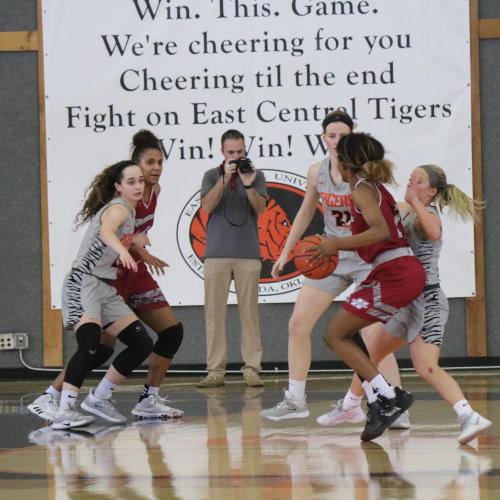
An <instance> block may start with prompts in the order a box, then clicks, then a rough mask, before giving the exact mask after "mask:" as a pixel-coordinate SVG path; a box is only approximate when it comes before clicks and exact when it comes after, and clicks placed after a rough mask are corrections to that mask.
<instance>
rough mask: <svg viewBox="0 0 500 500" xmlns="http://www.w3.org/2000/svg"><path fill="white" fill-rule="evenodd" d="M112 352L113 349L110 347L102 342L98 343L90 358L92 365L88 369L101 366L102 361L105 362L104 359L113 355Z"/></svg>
mask: <svg viewBox="0 0 500 500" xmlns="http://www.w3.org/2000/svg"><path fill="white" fill-rule="evenodd" d="M114 352H115V350H114V349H113V348H112V347H110V346H108V345H104V344H99V345H98V347H97V351H96V353H95V356H94V359H93V360H92V366H91V368H90V369H91V370H93V369H94V368H97V367H99V366H102V365H103V364H104V363H106V361H108V359H109V358H110V357H111V356H112V355H113V353H114Z"/></svg>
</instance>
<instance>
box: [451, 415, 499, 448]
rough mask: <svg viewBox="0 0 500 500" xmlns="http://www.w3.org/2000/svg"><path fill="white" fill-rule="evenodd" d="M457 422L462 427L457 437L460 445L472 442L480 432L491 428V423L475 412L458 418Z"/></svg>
mask: <svg viewBox="0 0 500 500" xmlns="http://www.w3.org/2000/svg"><path fill="white" fill-rule="evenodd" d="M458 422H459V423H460V425H461V426H462V432H461V433H460V435H459V436H458V442H459V443H460V444H466V443H468V442H469V441H472V440H473V439H474V438H475V437H476V436H477V435H478V434H479V433H480V432H482V431H484V430H485V429H487V428H488V427H490V426H491V421H490V420H488V419H487V418H484V417H482V416H481V415H479V413H477V412H476V411H474V412H472V413H471V414H470V415H468V416H466V417H463V418H459V419H458Z"/></svg>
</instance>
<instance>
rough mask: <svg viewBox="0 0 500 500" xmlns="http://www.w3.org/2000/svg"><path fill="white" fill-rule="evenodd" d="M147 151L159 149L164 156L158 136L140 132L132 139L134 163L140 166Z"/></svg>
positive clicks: (144, 131)
mask: <svg viewBox="0 0 500 500" xmlns="http://www.w3.org/2000/svg"><path fill="white" fill-rule="evenodd" d="M146 149H157V150H158V151H160V153H162V154H163V148H162V146H161V143H160V141H159V140H158V138H157V137H156V135H154V134H153V132H150V131H149V130H144V129H143V130H139V132H137V133H136V134H134V137H132V147H131V150H132V155H131V158H132V161H134V162H135V163H137V164H138V163H139V162H140V159H141V155H142V153H144V151H145V150H146Z"/></svg>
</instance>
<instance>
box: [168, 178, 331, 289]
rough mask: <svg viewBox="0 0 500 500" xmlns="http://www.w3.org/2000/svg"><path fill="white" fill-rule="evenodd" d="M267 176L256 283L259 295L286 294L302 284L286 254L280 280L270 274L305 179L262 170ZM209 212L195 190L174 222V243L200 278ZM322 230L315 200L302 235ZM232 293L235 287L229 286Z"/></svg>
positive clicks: (259, 233) (281, 249)
mask: <svg viewBox="0 0 500 500" xmlns="http://www.w3.org/2000/svg"><path fill="white" fill-rule="evenodd" d="M261 170H262V172H263V173H264V175H265V177H266V182H267V192H268V197H269V200H268V203H267V207H266V210H265V212H263V213H262V214H260V215H259V217H258V219H257V229H258V238H259V248H260V254H261V258H262V270H261V276H260V282H259V296H260V297H265V296H272V295H281V294H288V293H291V292H293V291H296V290H298V289H299V288H300V286H301V284H302V275H301V274H300V273H299V272H298V271H297V269H296V268H295V265H294V263H293V255H290V256H289V260H288V262H287V264H286V265H285V266H284V269H283V272H282V273H281V275H280V279H279V280H276V279H274V278H273V277H272V276H271V270H272V267H273V264H274V263H275V262H276V260H277V259H278V257H279V256H280V254H281V252H282V251H283V247H284V245H285V242H286V239H287V238H288V236H289V234H290V229H291V227H292V223H293V220H294V218H295V216H296V215H297V212H298V211H299V209H300V206H301V204H302V200H303V199H304V194H305V187H306V178H305V177H303V176H300V175H297V174H295V173H292V172H285V171H281V170H271V169H261ZM208 220H209V214H208V213H207V212H205V211H204V210H203V209H202V208H201V199H200V192H199V191H198V192H197V193H195V194H194V195H193V196H192V197H191V198H190V199H189V200H188V201H187V203H186V205H185V206H184V209H183V211H182V213H181V216H180V217H179V220H178V223H177V243H178V247H179V250H180V252H181V255H182V257H183V259H184V262H186V264H187V265H188V267H189V268H190V269H191V270H192V271H193V272H194V273H196V274H197V275H198V276H199V277H200V278H203V262H202V260H203V256H204V253H205V246H206V233H207V224H208ZM321 232H323V209H322V206H321V204H320V203H319V202H318V205H317V209H316V212H315V214H314V218H313V221H312V223H311V224H310V226H309V227H308V229H307V231H306V232H305V233H304V236H308V235H310V234H316V233H321ZM231 292H232V293H234V289H233V288H231Z"/></svg>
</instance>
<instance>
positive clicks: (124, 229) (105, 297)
mask: <svg viewBox="0 0 500 500" xmlns="http://www.w3.org/2000/svg"><path fill="white" fill-rule="evenodd" d="M116 204H120V205H123V206H125V207H126V208H127V209H128V210H129V217H128V218H127V220H126V221H125V222H124V224H123V225H122V226H121V227H120V228H119V229H118V231H117V233H116V235H117V237H118V238H120V239H121V238H123V237H127V236H132V235H133V234H134V215H135V214H134V211H133V210H132V209H131V208H130V207H129V205H128V204H127V203H126V202H125V201H124V200H123V199H122V198H114V199H113V200H112V201H110V202H109V203H108V204H106V205H105V206H104V207H102V208H101V210H99V211H98V212H97V214H96V215H94V217H92V219H91V221H90V223H89V227H88V228H87V231H86V232H85V235H84V237H83V240H82V243H81V244H80V248H79V250H78V253H77V257H76V259H75V260H74V261H73V264H72V269H71V271H70V272H69V273H67V274H66V276H65V277H64V283H63V289H62V315H63V321H64V326H65V327H66V328H68V327H71V326H72V325H74V324H76V323H78V322H79V321H80V319H81V318H82V316H83V315H84V314H87V315H89V316H90V317H91V318H93V319H95V320H97V321H98V322H99V323H100V324H101V325H106V324H110V323H114V322H115V321H116V320H118V319H120V318H122V317H124V316H128V315H129V314H133V313H132V311H131V309H130V308H129V307H128V306H127V305H126V304H125V302H124V300H123V298H122V297H120V296H119V295H118V294H117V292H116V289H115V288H113V287H112V286H111V285H109V284H108V283H107V282H108V281H109V280H113V279H115V278H116V267H115V266H114V264H115V262H116V259H117V258H118V253H117V252H115V251H114V250H113V249H112V248H110V247H108V246H107V245H105V244H104V242H103V241H102V240H101V239H100V237H99V231H100V227H101V216H102V213H103V212H104V211H105V210H106V209H107V208H109V207H110V206H112V205H116Z"/></svg>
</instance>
